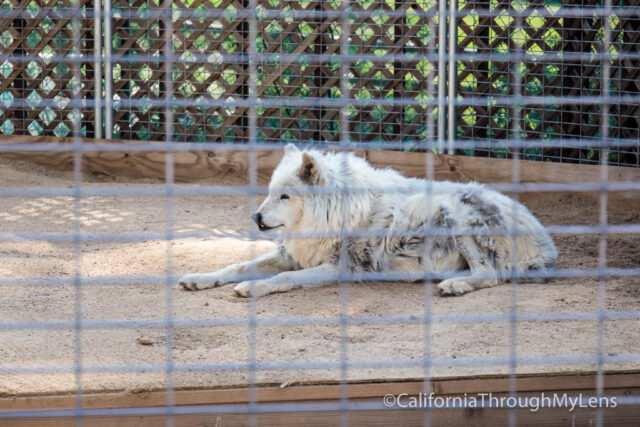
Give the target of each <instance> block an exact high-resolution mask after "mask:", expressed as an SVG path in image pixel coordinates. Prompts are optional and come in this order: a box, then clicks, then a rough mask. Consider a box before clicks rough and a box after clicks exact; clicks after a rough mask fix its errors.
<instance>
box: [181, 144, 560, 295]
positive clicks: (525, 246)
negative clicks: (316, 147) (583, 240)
mask: <svg viewBox="0 0 640 427" xmlns="http://www.w3.org/2000/svg"><path fill="white" fill-rule="evenodd" d="M282 195H286V197H282ZM258 212H259V213H260V214H261V215H262V217H261V224H262V226H263V228H273V232H285V233H299V234H300V233H305V232H306V233H315V234H314V237H297V238H295V237H289V238H282V239H280V247H279V248H278V249H277V250H275V251H273V252H271V253H268V254H266V255H264V256H261V257H259V258H257V259H255V260H252V261H248V262H244V263H240V264H234V265H231V266H229V267H226V268H224V269H222V270H220V271H218V272H215V273H207V274H189V275H186V276H184V277H183V278H181V279H180V284H181V285H182V286H183V287H184V288H185V289H189V290H199V289H206V288H211V287H215V286H220V285H223V284H227V283H233V282H235V281H237V280H239V279H240V278H242V276H245V277H246V276H247V275H254V276H259V277H260V278H258V279H256V280H248V281H242V282H240V283H239V284H238V285H237V286H236V287H235V288H234V290H235V291H236V293H237V294H238V295H240V296H245V297H247V296H256V297H257V296H262V295H267V294H270V293H273V292H286V291H288V290H291V289H294V288H297V287H301V286H308V285H311V284H313V283H316V282H318V281H320V282H321V283H326V282H328V281H331V280H332V279H334V278H336V277H338V274H339V273H340V272H341V271H343V272H344V271H345V269H347V271H353V272H367V271H376V272H397V273H403V274H406V276H404V277H405V278H406V279H407V280H412V278H415V277H419V276H420V275H424V273H443V275H445V276H448V277H447V278H446V279H445V280H443V281H441V282H440V283H439V285H438V289H439V292H440V294H441V295H462V294H464V293H467V292H470V291H473V290H475V289H479V288H484V287H491V286H494V285H497V284H498V283H500V282H501V281H503V280H504V277H505V276H507V275H509V274H512V273H513V272H515V273H516V274H517V273H522V272H524V271H528V270H540V271H544V270H545V269H546V268H550V267H552V266H553V265H554V263H555V261H556V258H557V252H556V248H555V246H554V244H553V241H552V240H551V237H550V236H549V235H548V233H547V232H546V231H545V229H544V227H543V226H542V225H541V224H540V223H539V222H538V221H537V220H536V218H535V217H534V216H533V215H532V214H531V213H530V212H529V211H528V210H527V208H525V207H524V206H523V205H522V204H520V203H518V202H516V201H515V200H512V199H510V198H508V197H506V196H504V195H502V194H500V193H498V192H495V191H492V190H489V189H487V188H485V187H483V186H482V185H480V184H476V183H469V184H460V183H453V182H437V181H425V180H420V179H414V178H406V177H404V176H402V175H400V174H399V173H397V172H396V171H394V170H392V169H376V168H374V167H372V166H371V165H370V164H368V163H367V162H366V161H365V160H364V159H361V158H359V157H356V156H354V155H352V154H346V153H321V152H319V151H305V152H302V151H300V150H299V149H298V148H296V147H295V146H293V145H288V146H287V147H286V148H285V155H284V158H283V159H282V161H281V162H280V164H279V165H278V167H277V168H276V170H275V171H274V172H273V176H272V178H271V183H270V184H269V195H268V196H267V198H266V199H265V200H264V202H263V203H262V205H261V206H260V208H259V209H258ZM367 230H372V232H373V233H377V235H370V236H367V235H366V231H367ZM428 230H435V231H436V234H435V235H434V234H433V233H432V234H430V235H429V233H428ZM509 231H515V233H514V234H512V235H509V234H508V232H509ZM348 232H360V235H358V236H357V237H348V238H341V237H339V236H340V235H341V233H342V234H344V233H348ZM323 233H324V234H328V235H329V236H328V237H322V234H323ZM285 237H286V236H285ZM343 245H344V246H343Z"/></svg>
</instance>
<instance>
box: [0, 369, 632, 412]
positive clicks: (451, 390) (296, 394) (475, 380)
mask: <svg viewBox="0 0 640 427" xmlns="http://www.w3.org/2000/svg"><path fill="white" fill-rule="evenodd" d="M509 382H510V379H509V377H508V376H504V375H495V376H494V375H487V376H475V377H454V378H434V379H432V380H431V388H430V390H432V391H433V392H434V393H436V394H438V395H460V394H464V393H468V394H472V393H481V392H483V393H488V392H491V393H503V392H507V391H509ZM516 384H517V389H518V391H519V392H536V391H537V392H541V391H545V390H555V391H570V390H594V389H595V387H596V373H595V372H580V373H560V374H529V375H518V377H517V382H516ZM604 386H605V388H606V389H608V390H614V389H623V388H633V387H640V371H626V372H625V371H623V372H611V373H606V374H605V377H604ZM347 391H348V397H349V399H365V398H376V397H378V398H381V397H382V396H384V395H386V394H388V393H392V394H400V393H408V394H418V393H421V392H423V391H424V383H423V381H422V380H419V379H414V380H395V381H377V382H368V383H350V384H349V387H348V390H347ZM340 396H341V386H340V384H339V383H333V384H322V383H308V384H301V385H294V386H291V387H286V388H280V387H278V386H272V385H263V386H259V387H258V389H257V396H256V398H257V401H258V402H282V401H305V400H327V399H339V398H340ZM248 398H249V389H248V388H246V387H238V388H200V389H184V390H177V391H175V402H176V404H177V405H187V404H188V405H200V404H206V403H211V402H215V403H216V404H234V403H243V402H246V401H247V400H248ZM166 401H167V396H166V392H165V391H164V390H150V391H146V390H143V391H136V390H133V391H119V392H95V393H91V392H89V393H86V394H85V395H84V396H83V406H84V407H86V408H104V407H135V406H162V405H164V404H165V403H166ZM75 404H76V402H75V397H74V396H73V395H68V394H67V395H34V396H14V397H5V398H0V411H3V410H26V409H46V408H58V409H64V408H67V409H70V408H73V407H74V406H75Z"/></svg>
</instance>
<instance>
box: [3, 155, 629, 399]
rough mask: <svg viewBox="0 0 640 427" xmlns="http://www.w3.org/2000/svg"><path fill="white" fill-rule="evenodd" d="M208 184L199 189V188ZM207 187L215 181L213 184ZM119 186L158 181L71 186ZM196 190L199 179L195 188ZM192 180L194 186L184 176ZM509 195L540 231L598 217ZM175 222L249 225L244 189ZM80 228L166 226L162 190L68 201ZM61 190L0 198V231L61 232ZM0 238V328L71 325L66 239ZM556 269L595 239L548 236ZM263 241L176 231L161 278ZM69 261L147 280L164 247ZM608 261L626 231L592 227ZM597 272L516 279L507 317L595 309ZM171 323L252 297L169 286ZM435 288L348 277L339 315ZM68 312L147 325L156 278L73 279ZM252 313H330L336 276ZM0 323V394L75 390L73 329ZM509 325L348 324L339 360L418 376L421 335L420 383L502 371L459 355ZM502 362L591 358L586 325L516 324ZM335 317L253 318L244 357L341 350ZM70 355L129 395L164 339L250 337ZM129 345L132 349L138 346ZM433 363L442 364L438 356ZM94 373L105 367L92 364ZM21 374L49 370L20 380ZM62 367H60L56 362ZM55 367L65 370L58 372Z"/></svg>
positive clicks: (91, 181)
mask: <svg viewBox="0 0 640 427" xmlns="http://www.w3.org/2000/svg"><path fill="white" fill-rule="evenodd" d="M72 184H73V181H72V180H71V176H70V174H67V173H57V172H56V173H54V172H50V171H47V170H46V169H42V168H39V167H35V166H32V165H27V164H22V163H17V162H8V161H0V186H1V187H36V186H52V187H61V188H69V187H70V186H72ZM207 184H211V183H207ZM216 184H220V183H219V182H217V183H216ZM113 185H119V186H124V187H127V188H135V187H144V186H147V187H151V186H156V187H157V186H159V185H161V183H159V182H155V181H142V180H138V181H135V182H132V181H130V180H129V181H128V182H124V181H120V182H118V181H117V180H114V179H110V178H104V177H92V176H86V177H85V187H87V188H96V187H108V186H113ZM198 185H199V184H198ZM192 186H193V187H196V186H197V185H192ZM521 200H522V201H523V202H524V203H525V204H526V205H527V206H528V207H529V208H530V209H531V210H532V211H533V212H534V214H536V215H537V216H538V217H539V218H540V220H541V221H542V222H543V223H544V224H545V225H571V224H597V222H598V209H599V208H598V202H597V200H595V199H591V198H588V197H587V196H585V195H583V194H581V193H544V194H523V195H522V197H521ZM174 201H175V205H174V207H175V227H174V230H175V231H176V232H179V233H188V232H211V231H224V230H232V231H237V230H248V229H249V227H251V224H250V222H249V214H250V212H251V206H252V204H251V201H250V200H249V198H248V197H246V196H242V197H240V196H176V197H174ZM80 209H81V222H82V230H83V231H85V232H106V233H125V232H149V233H153V232H155V233H164V232H166V216H165V212H166V200H165V198H164V197H163V196H126V197H123V196H118V197H111V196H105V197H102V196H100V197H88V198H85V199H83V200H82V202H81V206H80ZM608 215H609V222H610V223H612V224H630V223H640V199H638V198H636V199H635V200H629V199H627V200H625V201H618V202H617V201H616V200H615V198H614V197H611V203H610V205H609V211H608ZM73 230H74V215H73V199H72V198H70V197H3V198H0V234H2V233H5V234H4V236H7V235H8V234H6V233H20V232H22V233H27V232H73ZM6 240H7V239H4V240H3V241H0V280H2V281H4V282H3V283H4V284H3V285H2V286H0V324H4V325H8V324H12V323H16V322H47V321H52V322H59V321H73V320H74V319H75V306H76V302H77V301H78V300H77V299H76V290H75V288H74V286H73V282H72V277H73V275H74V272H75V269H76V264H75V262H74V243H73V242H45V241H26V240H23V241H6ZM554 240H555V241H556V243H557V245H558V249H559V252H560V257H559V263H558V267H559V268H596V267H597V262H598V237H597V236H595V235H556V236H554ZM271 247H272V243H270V242H266V241H253V242H252V241H248V240H241V239H232V238H213V237H209V238H203V239H196V238H188V239H178V240H175V241H173V243H172V244H171V253H172V254H173V266H172V268H173V274H176V275H181V274H184V273H188V272H201V271H214V270H216V269H219V268H221V267H224V266H225V265H227V264H230V263H233V262H238V261H241V260H245V259H248V258H250V257H251V256H252V255H255V254H259V253H263V252H265V251H267V250H268V249H269V248H271ZM81 252H82V257H81V263H80V266H79V268H80V270H81V274H82V276H84V277H88V278H99V277H102V276H105V277H114V276H160V275H163V274H165V271H166V268H167V243H166V242H165V241H164V240H162V239H159V240H147V241H141V242H113V241H111V242H83V243H82V244H81ZM607 262H608V265H609V266H610V267H622V268H632V267H636V268H637V267H640V236H639V235H634V234H627V235H609V236H607ZM35 277H39V278H42V277H51V278H61V277H62V278H68V279H69V280H68V282H66V283H64V284H56V285H49V284H45V285H42V284H40V285H30V284H20V285H19V284H14V283H11V281H12V280H13V279H16V281H17V280H23V281H24V279H27V278H35ZM598 286H599V285H598V280H597V279H596V278H574V279H555V280H552V281H551V282H550V283H548V284H520V285H518V292H517V309H518V311H519V312H520V313H554V314H558V313H571V312H593V311H596V310H597V309H598V298H597V297H598ZM172 290H173V292H172V293H173V303H172V313H171V314H172V316H173V318H174V319H175V320H179V321H182V320H188V319H192V320H203V319H209V320H211V319H236V320H245V319H247V318H248V316H249V312H250V308H251V304H252V303H251V302H250V301H249V300H247V299H241V298H237V297H236V296H234V293H233V291H232V287H231V286H226V287H221V288H218V289H214V290H208V291H202V292H186V291H182V290H180V289H178V286H177V285H174V286H173V288H172ZM425 292H429V293H430V294H432V293H433V292H434V287H430V288H428V290H426V291H425V286H424V285H421V284H407V283H358V284H351V285H349V286H348V313H349V315H352V316H358V317H367V318H377V317H380V316H394V315H397V316H416V317H421V316H423V315H424V313H425V301H428V300H429V295H425ZM431 298H432V300H431V312H432V314H434V315H448V314H461V315H464V314H474V313H479V314H504V313H509V310H510V298H511V291H510V287H509V286H498V287H496V288H493V289H485V290H481V291H478V292H474V293H471V294H468V295H465V296H463V297H459V298H440V297H438V296H435V295H433V296H432V297H431ZM79 301H80V305H81V309H82V317H83V320H84V321H102V320H109V321H114V322H117V321H126V320H132V319H135V320H160V321H162V320H163V319H164V318H165V316H166V314H167V307H168V304H167V287H166V285H165V283H162V282H161V281H159V282H157V283H135V284H133V283H123V284H88V285H85V286H83V287H82V290H81V299H80V300H79ZM605 304H606V309H608V310H612V311H637V310H638V309H639V308H640V277H620V278H612V279H608V280H607V281H606V302H605ZM255 309H256V312H257V315H258V317H259V319H282V318H292V317H310V318H314V319H323V318H335V317H336V316H339V315H340V310H341V298H340V285H339V284H333V285H329V286H326V287H323V288H318V289H307V290H295V291H292V292H289V293H285V294H275V295H270V296H267V297H264V298H261V299H259V300H257V301H256V302H255ZM64 326H65V327H64V328H55V329H50V328H46V329H11V328H8V327H6V326H5V327H2V326H1V325H0V395H17V394H31V393H47V392H48V393H51V392H66V391H71V390H74V389H75V387H76V384H75V380H74V375H73V371H72V368H73V366H74V361H75V356H76V346H75V342H76V341H75V340H76V337H77V335H76V333H75V332H74V330H73V329H72V328H67V326H69V325H68V324H67V325H64ZM509 331H510V328H509V323H508V322H505V321H487V322H465V321H459V322H458V321H456V322H437V323H433V324H432V325H431V327H430V329H428V330H427V329H426V327H425V326H424V324H420V323H405V324H354V325H349V326H348V327H347V330H346V338H347V348H346V352H347V356H348V359H349V360H350V361H353V362H357V361H387V362H394V361H411V360H415V361H416V366H410V367H386V368H379V367H377V368H369V367H360V368H353V369H349V370H348V372H347V375H348V378H349V379H352V380H368V379H392V378H393V379H399V378H419V377H422V376H423V373H424V370H423V368H422V367H421V366H420V365H419V363H420V361H421V360H422V359H423V357H424V354H425V335H428V342H429V343H430V346H429V352H430V356H431V357H432V358H434V359H436V360H439V361H441V362H442V363H441V364H439V365H438V366H434V367H432V368H431V372H430V374H431V375H433V376H439V377H447V376H460V375H475V374H499V373H508V372H509V366H508V365H499V366H496V365H487V364H476V365H474V366H461V364H460V363H458V362H459V361H460V360H464V359H476V360H490V359H492V358H507V357H509V336H510V332H509ZM516 332H517V334H516V335H517V355H518V356H519V357H524V358H532V359H535V358H541V357H546V356H558V357H569V358H571V357H582V356H584V357H592V356H593V355H594V354H596V352H597V345H598V344H597V342H598V334H597V322H596V321H595V320H537V321H523V322H520V323H519V324H518V325H517V330H516ZM341 336H342V331H341V326H340V325H339V324H314V325H287V326H281V325H275V326H274V325H271V326H258V328H257V331H256V336H255V350H256V356H257V361H258V362H267V363H268V362H285V363H286V362H337V361H339V360H340V356H341V345H340V341H341ZM79 337H80V340H81V341H80V344H81V346H80V348H81V359H82V365H83V367H84V368H85V369H88V370H90V371H91V370H93V371H94V372H88V373H84V374H83V375H82V388H83V389H84V390H85V391H89V390H131V391H144V390H150V389H155V388H162V387H164V386H165V385H166V380H167V376H166V375H165V373H164V372H163V371H162V370H161V371H153V370H149V371H145V372H118V370H119V369H123V370H125V369H126V368H129V367H132V366H139V365H145V364H150V365H158V364H163V363H166V361H167V357H168V355H167V347H168V342H172V347H171V357H172V358H173V360H174V362H175V363H177V364H214V365H215V364H220V363H245V362H247V361H248V360H249V359H248V355H249V348H250V344H249V343H250V335H249V330H248V328H247V327H246V326H206V327H178V328H176V329H175V330H174V334H173V337H171V336H168V335H167V331H166V330H165V329H164V328H159V327H117V328H116V327H112V328H89V329H85V330H82V333H81V334H80V335H79ZM141 342H142V343H141ZM603 345H604V352H605V354H607V355H609V356H621V357H627V356H631V357H632V358H633V357H635V358H636V359H637V357H638V356H639V353H638V352H639V351H640V321H639V320H638V319H637V318H636V319H631V320H629V319H627V320H607V321H605V322H604V342H603ZM591 360H592V359H590V360H588V361H586V362H581V361H574V362H575V363H556V364H554V363H551V364H521V365H518V367H517V371H518V372H522V373H527V372H531V373H533V372H543V371H576V370H593V369H595V368H596V365H595V364H594V363H591ZM446 361H450V363H447V362H446ZM105 366H106V367H109V368H110V369H108V371H109V372H95V371H96V370H97V371H100V370H101V369H100V367H105ZM604 368H605V369H639V368H640V364H639V363H638V362H635V361H633V360H632V361H626V362H617V363H606V364H605V366H604ZM24 369H36V370H37V369H40V370H45V371H46V370H54V371H55V370H60V369H62V370H63V372H54V373H42V372H40V373H24V371H23V370H24ZM70 369H71V371H70ZM65 370H66V371H65ZM340 375H341V374H340V369H339V368H334V367H330V368H326V367H325V368H321V369H320V368H319V369H273V370H263V371H259V372H257V374H256V376H255V381H257V382H259V383H271V384H281V383H292V384H295V383H300V382H306V381H333V380H339V379H340ZM248 381H249V373H248V372H247V371H246V370H241V369H240V370H239V369H235V370H207V371H204V372H203V371H199V372H194V371H184V370H181V371H176V372H174V375H173V382H174V384H175V386H177V387H198V386H229V385H245V384H247V383H248Z"/></svg>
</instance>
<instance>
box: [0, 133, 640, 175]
mask: <svg viewBox="0 0 640 427" xmlns="http://www.w3.org/2000/svg"><path fill="white" fill-rule="evenodd" d="M83 141H84V142H96V143H104V144H118V145H119V146H122V151H96V152H84V153H83V154H82V166H83V170H84V171H85V172H87V173H92V174H103V175H109V176H117V177H121V178H156V179H162V180H164V179H165V161H166V154H165V152H163V151H137V150H136V151H131V150H127V145H130V144H132V143H135V144H138V145H139V144H140V143H141V142H140V141H121V140H118V141H115V140H96V139H84V140H83ZM25 143H39V144H51V146H52V147H53V146H57V147H59V146H60V144H63V145H64V146H65V147H66V149H67V150H68V151H57V152H53V151H42V152H31V151H30V152H15V151H11V152H9V151H5V152H2V151H0V157H1V158H4V159H12V160H19V161H27V162H31V163H37V164H39V165H43V166H46V167H50V168H53V169H55V170H63V171H70V170H73V139H71V138H50V137H41V136H35V137H31V136H0V145H2V144H25ZM255 153H256V160H257V161H256V169H257V175H258V181H259V182H260V183H262V184H264V183H266V182H268V180H269V177H270V176H271V172H272V171H273V169H274V168H275V167H276V165H277V164H278V162H279V161H280V159H281V158H282V149H281V148H280V147H277V146H274V147H273V148H270V147H268V146H265V148H264V149H261V150H257V151H256V152H255ZM356 154H357V155H359V156H362V157H365V158H367V159H368V160H369V162H371V164H373V165H374V166H377V167H392V168H393V169H396V170H397V171H399V172H401V173H403V174H405V175H407V176H413V177H425V176H426V172H427V162H428V161H429V162H432V164H433V171H434V178H435V179H438V180H451V181H460V182H468V181H478V182H488V183H504V182H512V179H513V178H512V177H513V160H508V159H495V158H484V157H467V156H457V155H444V154H437V155H433V154H427V153H405V152H401V151H385V150H356ZM173 158H174V179H175V181H176V182H185V183H186V182H206V181H212V180H218V179H221V178H236V179H238V180H239V181H240V182H244V183H246V182H248V179H249V169H250V153H249V152H247V151H242V150H237V151H235V150H217V151H216V150H199V149H193V150H190V151H180V152H175V153H174V154H173ZM519 163H520V166H519V170H520V182H555V183H569V182H599V181H600V179H601V177H600V173H601V169H600V167H599V166H597V165H581V164H569V163H552V162H538V161H527V160H521V161H520V162H519ZM607 170H608V181H609V182H621V181H627V182H637V181H640V168H633V167H619V166H609V167H608V168H607Z"/></svg>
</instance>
